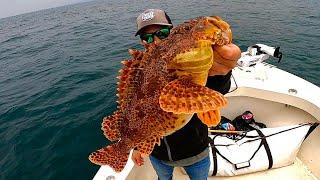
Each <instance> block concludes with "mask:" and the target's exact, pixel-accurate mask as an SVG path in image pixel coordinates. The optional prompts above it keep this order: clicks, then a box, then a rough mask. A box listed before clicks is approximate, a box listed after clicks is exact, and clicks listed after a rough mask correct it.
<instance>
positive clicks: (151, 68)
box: [89, 17, 232, 172]
mask: <svg viewBox="0 0 320 180" xmlns="http://www.w3.org/2000/svg"><path fill="white" fill-rule="evenodd" d="M231 34H232V33H231V30H230V27H229V25H228V24H227V23H226V22H224V21H223V20H221V19H220V18H219V17H199V18H196V19H192V20H190V21H188V22H185V23H183V24H181V25H179V26H177V27H175V28H173V29H172V32H171V34H170V35H169V37H168V38H166V39H164V40H163V41H161V42H160V43H159V44H155V43H153V44H146V45H145V49H146V50H145V51H138V50H129V52H130V54H131V55H132V59H130V60H125V61H122V63H123V64H124V66H123V68H122V69H121V70H120V71H119V72H120V75H119V76H118V79H119V82H118V88H117V90H118V94H117V96H118V101H117V102H118V109H117V110H116V111H115V112H114V114H113V115H111V116H108V117H105V118H104V119H103V122H102V130H103V132H104V135H105V136H106V137H107V139H109V140H110V141H112V144H111V145H108V146H106V147H104V148H102V149H99V150H97V151H96V152H93V153H91V154H90V156H89V159H90V161H91V162H93V163H95V164H98V165H109V166H110V167H112V168H113V169H114V170H115V171H117V172H119V171H121V170H122V169H123V168H124V166H125V165H126V162H127V160H128V157H129V152H130V150H131V149H133V148H136V149H137V150H138V151H139V152H140V153H142V154H144V155H146V156H148V155H149V154H151V152H152V150H153V148H154V146H155V144H160V138H162V137H164V136H167V135H170V134H172V133H173V132H175V131H177V130H179V129H180V128H182V127H183V126H184V125H186V124H187V123H188V122H189V120H190V119H191V117H192V115H193V114H194V113H197V115H198V117H199V119H200V120H201V121H202V122H203V123H204V124H206V125H207V126H209V127H210V126H216V125H217V124H218V123H219V122H220V108H221V107H224V106H226V104H227V101H226V99H225V98H224V96H223V95H222V94H220V93H218V92H216V91H214V90H211V89H209V88H207V87H205V84H206V81H207V77H208V74H209V72H210V70H212V69H213V68H214V67H212V65H213V61H214V53H213V49H212V46H213V45H218V46H222V45H225V44H228V43H230V42H231V40H232V35H231Z"/></svg>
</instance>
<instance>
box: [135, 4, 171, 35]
mask: <svg viewBox="0 0 320 180" xmlns="http://www.w3.org/2000/svg"><path fill="white" fill-rule="evenodd" d="M152 24H158V25H165V26H169V27H172V23H171V20H170V18H169V16H168V15H167V14H166V13H165V12H164V11H163V10H161V9H147V10H145V11H144V12H143V13H141V14H140V15H139V16H138V17H137V29H138V30H137V32H136V34H135V36H137V35H138V34H139V33H140V31H141V30H142V29H143V28H144V27H146V26H149V25H152Z"/></svg>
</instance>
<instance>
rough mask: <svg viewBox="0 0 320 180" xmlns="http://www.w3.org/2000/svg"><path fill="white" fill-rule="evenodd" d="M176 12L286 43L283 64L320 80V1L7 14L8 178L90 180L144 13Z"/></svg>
mask: <svg viewBox="0 0 320 180" xmlns="http://www.w3.org/2000/svg"><path fill="white" fill-rule="evenodd" d="M147 8H161V9H164V10H166V11H167V13H168V14H169V16H170V17H171V18H172V20H173V23H174V24H179V23H182V22H183V21H184V20H187V19H189V18H193V17H196V16H201V15H219V16H221V17H222V18H223V19H225V20H226V21H227V22H229V23H230V25H231V26H232V30H233V34H234V43H235V44H237V45H238V46H239V47H240V48H241V49H242V50H246V47H247V46H249V45H253V44H255V43H264V44H267V45H272V46H280V47H281V50H282V52H283V54H284V57H283V60H282V62H281V63H280V64H277V63H276V61H275V60H269V62H270V63H272V64H274V65H277V66H278V67H280V68H281V69H284V70H286V71H289V72H291V73H293V74H296V75H298V76H300V77H302V78H304V79H306V80H308V81H310V82H312V83H314V84H316V85H320V78H319V76H320V73H319V70H320V49H319V41H320V13H319V9H320V1H319V0H307V1H298V0H283V1H275V0H271V1H264V0H255V1H254V0H249V1H245V2H244V1H236V0H229V1H219V0H217V1H209V0H197V1H195V0H188V1H174V0H168V1H155V0H150V1H137V0H134V1H129V0H108V1H93V2H88V3H82V4H76V5H71V6H64V7H59V8H54V9H47V10H42V11H38V12H33V13H28V14H23V15H18V16H14V17H9V18H4V19H0V179H1V180H2V179H90V178H92V177H93V176H94V174H95V173H96V171H97V170H98V168H99V167H98V166H96V165H94V164H91V163H90V162H89V160H88V159H87V157H88V155H89V153H91V152H92V151H94V150H96V149H97V148H100V147H102V146H104V145H105V144H107V143H108V141H107V140H106V139H105V138H104V136H103V134H102V131H101V130H100V125H101V121H102V118H103V117H104V116H106V115H109V114H111V113H112V112H113V111H114V110H115V108H116V102H115V100H116V96H115V94H116V92H115V90H116V89H115V84H116V76H117V72H118V70H119V68H120V67H121V65H120V61H121V60H123V59H126V58H129V55H128V53H127V49H128V48H141V46H140V45H139V39H138V38H137V37H134V33H135V30H136V25H135V19H136V16H137V15H138V14H139V13H140V12H141V11H143V10H144V9H147Z"/></svg>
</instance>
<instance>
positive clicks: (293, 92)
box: [288, 89, 298, 94]
mask: <svg viewBox="0 0 320 180" xmlns="http://www.w3.org/2000/svg"><path fill="white" fill-rule="evenodd" d="M288 93H289V94H297V93H298V91H297V90H296V89H288Z"/></svg>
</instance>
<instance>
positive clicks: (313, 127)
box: [303, 123, 319, 140]
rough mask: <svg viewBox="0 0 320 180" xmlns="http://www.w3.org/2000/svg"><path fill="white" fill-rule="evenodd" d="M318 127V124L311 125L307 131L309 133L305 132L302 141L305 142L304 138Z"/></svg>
mask: <svg viewBox="0 0 320 180" xmlns="http://www.w3.org/2000/svg"><path fill="white" fill-rule="evenodd" d="M318 125H319V123H313V124H312V125H311V127H310V129H309V131H308V132H307V134H306V136H305V137H304V139H303V140H306V138H307V137H308V136H309V135H310V133H311V132H312V131H313V130H314V129H315V128H316V127H317V126H318Z"/></svg>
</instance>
